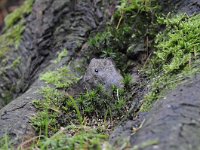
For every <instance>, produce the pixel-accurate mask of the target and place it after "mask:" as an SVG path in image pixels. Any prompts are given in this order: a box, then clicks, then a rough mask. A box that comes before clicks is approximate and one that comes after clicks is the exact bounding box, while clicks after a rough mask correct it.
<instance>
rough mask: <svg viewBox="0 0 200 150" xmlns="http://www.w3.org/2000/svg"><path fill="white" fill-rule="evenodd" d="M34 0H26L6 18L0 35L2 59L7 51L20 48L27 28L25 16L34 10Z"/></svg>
mask: <svg viewBox="0 0 200 150" xmlns="http://www.w3.org/2000/svg"><path fill="white" fill-rule="evenodd" d="M33 2H34V0H26V1H25V2H24V4H23V5H22V6H21V7H20V8H18V9H16V10H15V11H14V12H13V13H11V14H9V15H8V16H7V17H6V18H5V28H4V32H3V34H2V35H1V36H0V59H3V58H5V57H6V54H7V52H8V51H9V50H10V49H12V48H13V47H14V48H15V49H17V48H18V46H19V44H20V42H21V35H22V33H23V32H24V29H25V20H24V19H25V16H26V15H28V14H29V13H30V12H31V10H32V5H33Z"/></svg>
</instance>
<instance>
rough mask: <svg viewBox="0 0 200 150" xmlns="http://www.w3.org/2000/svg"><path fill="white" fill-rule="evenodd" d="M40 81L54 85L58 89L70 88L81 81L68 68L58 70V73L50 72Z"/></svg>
mask: <svg viewBox="0 0 200 150" xmlns="http://www.w3.org/2000/svg"><path fill="white" fill-rule="evenodd" d="M40 80H43V81H45V82H46V83H49V84H53V85H55V86H56V88H68V87H69V86H70V85H72V84H73V83H74V82H77V81H78V80H79V78H78V77H76V76H75V75H74V74H73V73H72V72H70V70H69V68H68V67H67V66H64V67H62V68H59V69H57V70H56V71H48V72H46V73H44V74H43V75H41V76H40Z"/></svg>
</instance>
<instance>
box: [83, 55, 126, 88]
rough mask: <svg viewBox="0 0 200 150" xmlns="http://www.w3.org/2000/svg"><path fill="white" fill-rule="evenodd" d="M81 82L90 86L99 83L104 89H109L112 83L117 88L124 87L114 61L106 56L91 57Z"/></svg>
mask: <svg viewBox="0 0 200 150" xmlns="http://www.w3.org/2000/svg"><path fill="white" fill-rule="evenodd" d="M83 82H84V83H87V84H89V86H91V87H96V86H98V85H99V84H101V85H103V86H104V87H105V89H106V90H110V89H111V88H112V86H113V85H114V86H116V87H117V88H123V87H124V84H123V77H122V75H121V74H120V72H119V71H118V70H117V69H116V66H115V63H114V62H113V61H112V60H111V59H108V58H107V59H96V58H93V59H92V60H91V62H90V64H89V66H88V68H87V71H86V73H85V75H84V77H83Z"/></svg>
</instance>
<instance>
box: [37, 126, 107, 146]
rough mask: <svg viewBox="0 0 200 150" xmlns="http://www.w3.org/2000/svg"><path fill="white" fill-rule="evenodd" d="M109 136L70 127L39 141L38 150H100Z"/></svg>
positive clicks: (88, 129)
mask: <svg viewBox="0 0 200 150" xmlns="http://www.w3.org/2000/svg"><path fill="white" fill-rule="evenodd" d="M106 139H108V135H106V134H104V133H99V131H98V129H92V128H90V127H87V126H75V125H72V126H68V127H66V128H63V129H62V130H60V131H59V132H58V133H56V134H55V135H53V136H52V137H50V138H45V139H43V140H40V141H38V144H37V145H35V146H33V147H34V148H36V149H65V150H72V149H79V150H100V149H102V148H103V147H102V146H103V142H104V141H105V140H106Z"/></svg>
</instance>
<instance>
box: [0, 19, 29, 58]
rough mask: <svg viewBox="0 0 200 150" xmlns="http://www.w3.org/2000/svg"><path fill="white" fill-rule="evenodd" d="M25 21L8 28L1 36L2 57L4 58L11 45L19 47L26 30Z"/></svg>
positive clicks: (0, 55)
mask: <svg viewBox="0 0 200 150" xmlns="http://www.w3.org/2000/svg"><path fill="white" fill-rule="evenodd" d="M24 29H25V27H24V23H23V22H20V23H19V24H17V25H15V26H13V27H12V28H10V29H8V30H7V31H6V32H5V33H4V34H2V35H1V36H0V58H1V59H2V58H4V57H5V55H6V53H7V52H8V51H9V50H10V49H11V47H13V46H14V47H15V48H18V46H19V44H20V42H21V35H22V33H23V32H24Z"/></svg>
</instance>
